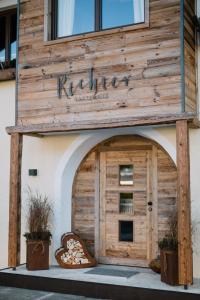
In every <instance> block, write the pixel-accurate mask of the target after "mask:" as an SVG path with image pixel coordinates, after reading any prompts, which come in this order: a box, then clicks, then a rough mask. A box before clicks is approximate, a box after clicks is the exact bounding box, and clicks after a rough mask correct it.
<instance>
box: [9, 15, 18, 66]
mask: <svg viewBox="0 0 200 300" xmlns="http://www.w3.org/2000/svg"><path fill="white" fill-rule="evenodd" d="M10 28H11V29H10V60H11V61H12V60H15V59H16V39H17V15H16V14H14V15H12V16H11V26H10Z"/></svg>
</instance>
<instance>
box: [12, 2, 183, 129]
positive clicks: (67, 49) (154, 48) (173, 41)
mask: <svg viewBox="0 0 200 300" xmlns="http://www.w3.org/2000/svg"><path fill="white" fill-rule="evenodd" d="M20 3H21V5H20V6H21V14H20V37H19V63H20V70H19V101H18V102H19V103H18V125H19V124H23V125H28V124H29V125H30V124H40V123H56V124H58V123H59V122H66V123H68V122H70V123H72V124H73V123H74V124H84V125H85V126H86V125H87V124H90V125H91V124H94V126H95V124H97V123H102V124H103V123H104V122H107V123H108V122H110V123H112V122H115V121H118V120H119V121H118V122H120V120H121V121H122V120H127V118H136V117H137V118H143V117H147V116H158V115H167V114H169V115H170V114H175V113H180V112H181V102H180V101H181V96H180V95H181V76H180V1H179V0H170V1H165V0H150V1H149V6H150V13H149V27H148V26H147V27H146V28H142V29H134V28H133V30H130V31H124V32H118V33H113V34H105V35H101V36H93V37H90V36H87V37H86V38H83V39H79V40H73V41H65V42H64V41H63V42H62V41H61V42H60V43H55V44H45V43H44V0H29V1H22V0H21V1H20ZM65 40H66V39H65ZM91 67H93V68H94V76H95V77H96V78H99V79H98V80H99V83H100V80H101V77H102V76H105V77H106V78H107V82H108V86H107V89H106V90H103V88H102V86H100V84H99V90H98V93H97V96H98V95H100V96H102V94H106V96H105V95H104V96H105V99H92V100H91V99H90V100H88V99H87V100H86V98H85V99H84V100H80V98H79V97H88V96H91V94H92V93H91V92H90V91H89V89H88V87H86V88H84V89H83V90H81V89H77V90H76V92H75V95H74V96H73V97H69V98H67V97H62V99H58V97H57V90H56V89H57V76H58V74H60V73H66V72H67V73H70V80H72V81H73V82H74V85H76V84H77V83H78V81H79V80H80V79H83V80H84V81H85V82H86V81H87V80H88V72H89V69H90V68H91ZM113 76H115V77H118V78H123V77H124V76H130V81H129V86H128V87H127V86H125V84H124V83H122V82H121V83H120V84H119V86H118V87H117V88H113V87H112V86H111V79H112V78H113ZM93 96H94V93H93Z"/></svg>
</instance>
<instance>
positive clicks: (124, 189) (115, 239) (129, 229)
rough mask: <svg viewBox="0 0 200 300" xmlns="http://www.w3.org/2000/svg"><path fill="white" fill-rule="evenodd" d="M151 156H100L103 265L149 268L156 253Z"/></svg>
mask: <svg viewBox="0 0 200 300" xmlns="http://www.w3.org/2000/svg"><path fill="white" fill-rule="evenodd" d="M151 153H152V151H151V150H133V151H131V150H130V151H129V150H128V151H106V152H101V153H100V218H99V222H100V234H99V240H100V241H99V247H100V249H99V262H101V263H108V264H112V263H113V264H121V265H130V266H148V262H149V260H150V259H151V252H152V251H151V245H152V241H151V240H152V236H151V235H152V224H151V214H152V206H151V204H152V199H151V197H152V191H151V177H152V176H151V164H152V163H151Z"/></svg>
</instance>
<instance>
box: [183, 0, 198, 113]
mask: <svg viewBox="0 0 200 300" xmlns="http://www.w3.org/2000/svg"><path fill="white" fill-rule="evenodd" d="M195 2H196V1H195V0H184V4H185V5H184V17H185V18H184V48H185V49H184V56H185V57H184V61H185V110H186V111H187V112H196V110H197V91H196V54H195V47H196V45H195V26H194V21H193V19H192V18H193V17H194V15H195Z"/></svg>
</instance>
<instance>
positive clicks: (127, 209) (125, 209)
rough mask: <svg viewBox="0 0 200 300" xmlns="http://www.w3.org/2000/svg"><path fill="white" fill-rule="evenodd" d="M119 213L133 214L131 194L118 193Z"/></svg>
mask: <svg viewBox="0 0 200 300" xmlns="http://www.w3.org/2000/svg"><path fill="white" fill-rule="evenodd" d="M119 212H120V213H121V214H131V213H133V193H120V204H119Z"/></svg>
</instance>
